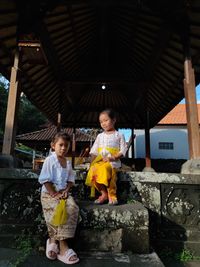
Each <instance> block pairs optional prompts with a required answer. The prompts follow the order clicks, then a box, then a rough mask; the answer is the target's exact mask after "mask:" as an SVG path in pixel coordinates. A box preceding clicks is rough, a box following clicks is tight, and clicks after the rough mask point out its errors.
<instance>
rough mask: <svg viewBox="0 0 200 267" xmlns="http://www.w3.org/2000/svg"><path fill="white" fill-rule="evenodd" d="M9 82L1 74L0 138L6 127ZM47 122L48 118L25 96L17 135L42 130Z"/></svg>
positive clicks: (19, 113)
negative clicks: (41, 127) (42, 126)
mask: <svg viewBox="0 0 200 267" xmlns="http://www.w3.org/2000/svg"><path fill="white" fill-rule="evenodd" d="M8 87H9V83H8V81H7V80H6V79H5V78H4V77H3V76H2V75H1V74H0V136H2V135H3V132H4V127H5V118H6V109H7V101H8ZM46 121H47V119H46V117H45V116H44V115H43V114H42V113H41V112H40V111H39V110H38V109H37V108H36V107H35V106H34V105H33V104H31V102H30V101H29V100H28V99H27V97H26V96H25V95H24V94H23V95H21V97H20V106H19V111H18V119H17V134H22V133H26V132H32V131H37V130H40V125H42V124H44V123H45V122H46Z"/></svg>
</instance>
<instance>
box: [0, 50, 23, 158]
mask: <svg viewBox="0 0 200 267" xmlns="http://www.w3.org/2000/svg"><path fill="white" fill-rule="evenodd" d="M19 61H20V58H19V52H18V51H16V52H15V58H14V65H13V67H12V69H11V76H10V87H9V95H8V103H7V112H6V121H5V132H4V139H3V148H2V154H6V155H12V154H13V153H14V146H15V136H16V115H17V112H18V107H19V97H20V89H19V84H18V80H17V73H18V68H19Z"/></svg>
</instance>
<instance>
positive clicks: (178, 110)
mask: <svg viewBox="0 0 200 267" xmlns="http://www.w3.org/2000/svg"><path fill="white" fill-rule="evenodd" d="M197 107H198V118H199V123H200V104H197ZM161 124H162V125H165V124H167V125H169V124H170V125H176V124H187V119H186V105H185V104H178V105H177V106H176V107H175V108H173V109H172V110H171V111H170V112H169V113H168V114H167V115H166V116H165V117H164V118H163V119H162V120H161V121H159V123H158V125H161Z"/></svg>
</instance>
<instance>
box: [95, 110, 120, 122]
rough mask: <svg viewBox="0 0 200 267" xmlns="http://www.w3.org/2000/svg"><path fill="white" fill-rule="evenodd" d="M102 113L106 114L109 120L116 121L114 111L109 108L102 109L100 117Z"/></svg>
mask: <svg viewBox="0 0 200 267" xmlns="http://www.w3.org/2000/svg"><path fill="white" fill-rule="evenodd" d="M103 113H106V114H107V115H108V117H109V118H111V120H114V119H116V114H115V111H114V110H113V109H111V108H107V109H104V110H103V111H101V112H100V114H99V115H101V114H103Z"/></svg>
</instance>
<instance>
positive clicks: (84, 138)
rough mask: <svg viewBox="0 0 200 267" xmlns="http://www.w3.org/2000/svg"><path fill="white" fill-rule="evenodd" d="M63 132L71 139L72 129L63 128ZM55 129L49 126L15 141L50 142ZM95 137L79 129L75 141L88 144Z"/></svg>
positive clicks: (21, 135) (17, 137)
mask: <svg viewBox="0 0 200 267" xmlns="http://www.w3.org/2000/svg"><path fill="white" fill-rule="evenodd" d="M63 131H64V132H66V133H67V134H68V135H69V136H70V137H71V139H72V134H73V128H64V129H63ZM56 132H57V128H56V126H51V127H48V128H45V129H42V130H40V131H35V132H31V133H25V134H20V135H17V136H16V141H18V142H20V141H21V142H22V141H28V140H30V141H51V140H52V138H53V136H54V135H55V134H56ZM94 139H95V137H93V136H92V135H89V134H87V133H85V132H83V131H81V130H80V129H76V141H77V142H89V141H94Z"/></svg>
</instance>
